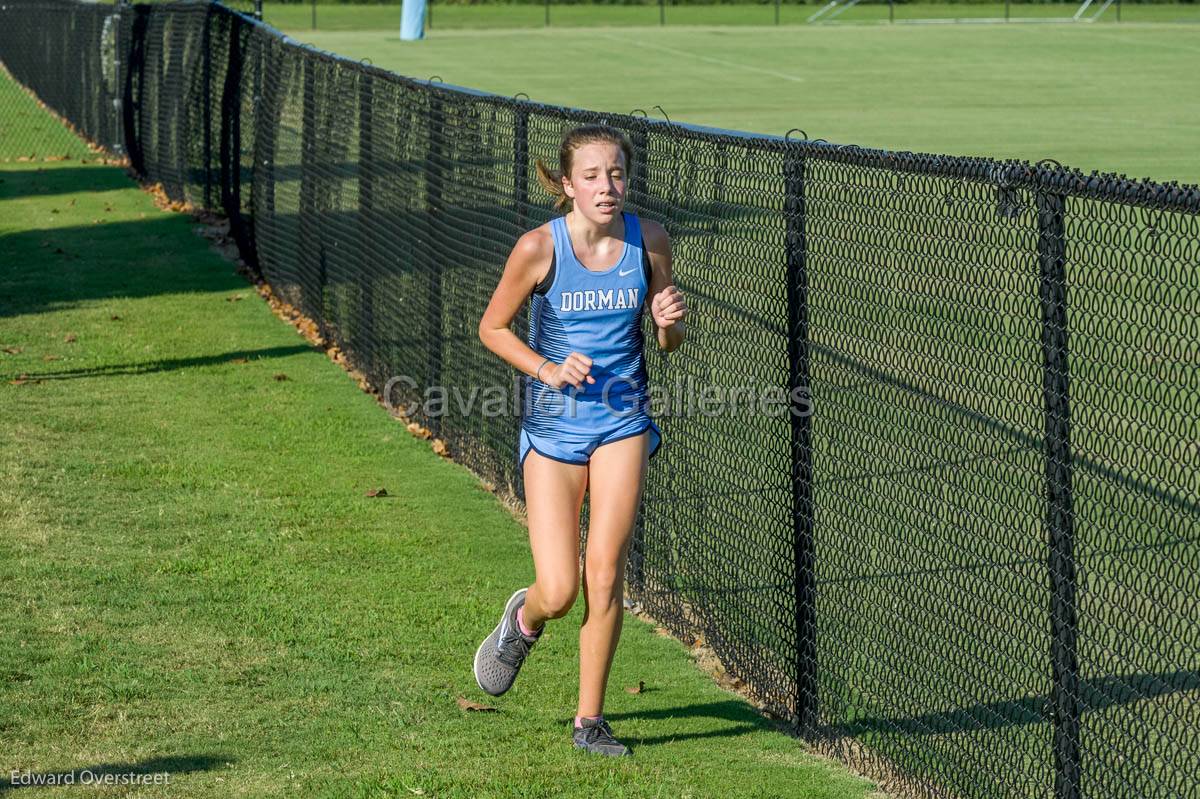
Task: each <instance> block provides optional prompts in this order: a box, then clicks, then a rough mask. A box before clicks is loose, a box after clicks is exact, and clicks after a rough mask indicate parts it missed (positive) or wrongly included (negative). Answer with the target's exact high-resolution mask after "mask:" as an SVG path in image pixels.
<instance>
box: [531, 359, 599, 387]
mask: <svg viewBox="0 0 1200 799" xmlns="http://www.w3.org/2000/svg"><path fill="white" fill-rule="evenodd" d="M591 371H592V359H591V358H589V357H588V356H586V355H584V354H583V353H581V352H572V353H571V354H570V355H568V356H567V359H566V360H565V361H563V362H562V363H557V364H556V363H554V362H553V361H551V362H550V363H548V364H546V365H545V366H544V367H542V374H544V375H545V376H546V377H545V378H544V379H543V381H542V382H544V383H545V384H546V385H548V386H553V387H554V388H562V387H563V386H565V385H567V384H568V383H570V384H571V385H573V386H575V388H583V381H584V380H586V381H587V382H589V383H595V382H596V378H594V377H592V376H591V375H590V374H588V373H589V372H591Z"/></svg>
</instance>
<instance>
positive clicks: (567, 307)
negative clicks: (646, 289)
mask: <svg viewBox="0 0 1200 799" xmlns="http://www.w3.org/2000/svg"><path fill="white" fill-rule="evenodd" d="M640 293H641V289H636V288H629V289H608V290H606V291H594V290H591V289H589V290H587V291H564V292H563V293H562V295H561V296H562V299H561V300H560V305H559V310H560V311H611V310H622V309H625V308H636V307H638V295H639V294H640Z"/></svg>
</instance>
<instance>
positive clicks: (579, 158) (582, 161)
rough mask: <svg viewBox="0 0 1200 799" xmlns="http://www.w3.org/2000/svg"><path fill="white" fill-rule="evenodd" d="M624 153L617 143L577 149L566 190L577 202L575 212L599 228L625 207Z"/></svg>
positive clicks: (590, 145) (597, 143) (595, 143)
mask: <svg viewBox="0 0 1200 799" xmlns="http://www.w3.org/2000/svg"><path fill="white" fill-rule="evenodd" d="M625 167H626V164H625V153H624V152H623V151H622V150H621V148H620V147H619V146H617V145H616V144H611V143H609V142H594V143H592V144H585V145H583V146H581V147H577V148H576V149H575V152H574V154H573V158H572V161H571V175H570V178H569V179H566V180H564V181H563V190H564V191H566V193H567V196H568V197H570V198H571V199H573V200H574V201H575V204H574V207H575V212H576V213H578V214H582V215H583V216H584V217H586V218H587V219H589V220H591V221H592V222H594V223H596V224H597V225H607V224H608V223H609V222H611V221H612V220H613V219H614V218H615V217H616V216H617V215H618V214H620V213H621V210H622V209H623V208H624V207H625V180H626V175H625Z"/></svg>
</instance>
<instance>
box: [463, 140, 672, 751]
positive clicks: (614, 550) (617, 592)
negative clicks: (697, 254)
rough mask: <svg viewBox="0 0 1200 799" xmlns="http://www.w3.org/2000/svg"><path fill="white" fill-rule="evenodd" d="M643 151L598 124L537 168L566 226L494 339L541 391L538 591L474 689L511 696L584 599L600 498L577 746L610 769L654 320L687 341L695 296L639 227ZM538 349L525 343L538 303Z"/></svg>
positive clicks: (513, 612) (499, 305)
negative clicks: (645, 328)
mask: <svg viewBox="0 0 1200 799" xmlns="http://www.w3.org/2000/svg"><path fill="white" fill-rule="evenodd" d="M632 156H633V148H632V147H631V146H630V143H629V140H628V139H627V138H626V137H625V136H624V134H622V133H621V132H620V131H618V130H616V129H615V128H612V127H609V126H607V125H584V126H582V127H577V128H575V129H573V130H571V131H569V132H568V133H567V134H566V135H565V136H564V137H563V140H562V144H561V146H560V148H559V171H558V172H552V171H550V170H549V169H548V168H547V167H546V165H545V164H543V163H542V162H541V161H540V160H538V161H537V162H536V167H537V171H538V179H539V181H540V182H541V183H542V185H543V186H545V188H546V189H547V190H548V191H549V192H551V194H553V195H554V196H555V198H556V200H555V210H556V211H563V210H565V211H566V213H565V214H563V215H562V216H559V217H556V218H554V219H552V220H551V221H550V222H549V223H547V224H545V225H541V226H540V227H537V228H535V229H533V230H530V231H528V232H527V233H525V234H524V235H522V236H521V238H520V239H519V240H518V241H517V243H516V245H515V246H514V247H513V250H512V254H511V255H510V256H509V258H508V262H507V263H506V264H505V266H504V272H503V274H502V276H501V278H500V282H499V285H497V287H496V290H495V293H493V295H492V298H491V302H489V303H488V307H487V309H486V310H485V311H484V313H483V318H482V319H481V320H480V322H479V338H480V340H481V341H482V342H483V343H484V345H485V346H486V347H487V348H488V349H490V350H491V351H492V352H494V353H496V354H497V355H499V356H500V357H501V358H503V359H504V360H505V361H507V362H508V363H510V364H512V365H513V366H514V367H516V368H517V369H520V370H521V371H522V372H523V373H524V374H525V375H527V377H525V378H524V380H525V381H526V388H527V391H526V404H525V408H524V409H523V413H522V420H521V434H520V441H519V444H518V448H517V450H518V452H517V457H518V463H519V464H520V467H521V468H522V469H523V470H524V478H525V504H526V509H527V512H528V520H529V541H530V548H531V549H532V552H533V565H534V572H535V581H534V584H533V585H531V586H528V587H526V588H520V589H518V590H517V591H516V592H515V593H514V594H513V595H512V596H511V597H509V600H508V603H507V604H506V605H505V607H504V612H503V614H502V615H501V618H500V622H499V623H498V624H497V625H496V628H495V629H494V630H492V632H491V634H490V635H489V636H488V637H487V638H486V639H484V641H483V643H481V644H480V645H479V649H478V650H477V651H476V653H475V666H474V671H475V680H476V682H477V683H478V684H479V687H480V688H481V689H483V690H484V691H486V692H487V693H489V694H491V695H493V696H499V695H501V694H503V693H504V692H505V691H507V690H508V689H509V688H510V687H511V686H512V684H513V681H514V680H515V679H516V677H517V672H518V671H519V670H520V668H521V664H522V663H523V662H524V660H525V657H526V656H527V655H528V654H529V651H530V648H531V647H532V646H533V645H534V643H536V642H537V640H538V639H539V638H540V636H541V634H542V630H543V627H544V624H545V622H546V621H547V620H549V619H557V618H561V617H563V616H565V615H566V614H567V613H568V612H569V611H570V609H571V607H572V605H573V604H574V603H575V599H576V597H577V595H578V592H579V583H580V577H579V571H580V570H579V560H578V557H579V516H580V511H581V509H582V505H583V496H584V491H585V490H586V491H590V492H591V518H590V523H589V527H588V538H587V549H586V552H585V553H584V567H583V593H584V601H585V610H584V616H583V626H582V628H581V629H580V631H579V706H578V709H577V715H576V716H575V728H574V732H573V741H574V746H575V747H577V748H579V749H583V750H585V751H588V752H595V753H600V754H605V755H629V754H632V751H631V750H630V749H629V747H628V746H626V745H624V744H622V743H621V742H620V741H618V740H617V739H616V738H615V737H613V731H612V728H611V727H610V726H609V724H608V722H607V721H606V720H605V719H604V715H603V704H604V692H605V687H606V685H607V683H608V675H609V670H610V668H611V666H612V659H613V653H614V652H615V650H616V647H617V641H618V639H619V638H620V634H621V622H622V618H623V615H624V604H623V599H624V581H625V564H626V560H627V557H628V554H629V542H630V538H631V536H632V533H633V527H634V521H635V519H636V516H637V511H638V505H639V502H640V499H641V494H642V487H643V485H644V482H645V477H646V468H647V462H648V460H649V457H650V456H651V455H652V454H654V452H656V451H657V449H658V446H659V444H660V443H661V440H662V436H661V433H660V431H659V429H658V426H657V425H656V424H655V423H654V421H653V420H652V419H651V418H650V416H649V414H648V407H647V406H648V404H649V402H648V396H649V395H648V391H647V385H646V368H645V364H644V361H643V357H642V325H641V322H642V312H643V311H644V310H645V309H646V308H647V307H648V308H649V309H650V314H651V316H652V317H653V318H654V322H655V324H656V325H657V338H658V346H659V347H660V348H661V349H663V350H666V351H671V350H674V349H676V348H677V347H679V345H680V344H681V343H682V342H683V337H684V323H683V317H684V316H685V314H686V313H687V308H686V305H685V302H684V298H683V294H682V293H681V292H680V291H679V289H677V288H676V287H675V286H674V285H672V279H671V245H670V241H669V239H668V238H667V233H666V231H665V230H664V229H663V227H662V225H660V224H658V223H657V222H653V221H651V220H642V219H639V218H638V217H637V216H636V215H634V214H630V213H625V211H624V201H625V190H626V185H627V177H628V174H629V170H630V169H631V168H632V167H633V164H632V163H631V162H632ZM529 298H532V299H531V300H530V301H531V305H530V314H529V317H530V322H529V340H528V342H524V341H521V339H520V338H519V337H517V336H516V335H515V334H514V333H513V332H512V331H511V330H510V329H509V325H510V324H511V322H512V320H513V318H514V317H515V316H516V314H517V312H518V311H519V310H520V308H521V306H522V305H523V304H524V302H525V300H526V299H529Z"/></svg>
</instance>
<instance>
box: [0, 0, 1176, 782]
mask: <svg viewBox="0 0 1200 799" xmlns="http://www.w3.org/2000/svg"><path fill="white" fill-rule="evenodd" d="M0 59H2V60H3V63H4V66H5V68H6V69H7V71H8V73H9V74H10V75H11V76H12V77H13V78H15V79H16V81H18V82H19V83H20V84H23V85H24V86H25V87H27V88H28V89H29V90H30V91H32V92H33V93H35V94H36V95H37V97H39V98H40V99H41V100H42V101H43V102H44V103H45V104H46V105H47V106H48V107H49V108H50V109H52V110H53V111H55V112H56V113H58V114H59V115H61V116H62V117H64V118H65V119H67V120H69V121H70V122H72V123H73V124H74V125H75V126H77V128H78V129H79V130H80V131H81V132H82V133H83V134H84V135H86V136H87V137H88V138H90V139H92V140H93V141H95V142H97V143H99V144H102V145H104V146H105V147H106V148H108V149H109V150H110V151H112V152H124V153H126V154H127V155H128V157H129V159H130V162H131V164H132V166H133V167H134V168H135V169H136V170H137V172H138V173H139V174H141V175H142V176H144V177H145V179H146V180H147V181H151V182H161V183H162V184H163V187H164V189H165V191H166V192H167V194H168V195H170V197H171V198H173V199H176V200H181V201H186V202H188V203H191V204H193V205H195V206H201V207H204V208H208V209H217V210H220V211H222V212H223V213H224V214H225V215H227V216H228V218H229V220H230V224H231V230H232V232H233V234H234V236H235V237H236V240H237V242H238V245H239V249H240V252H241V255H242V257H243V259H244V260H245V261H246V262H247V263H248V264H250V265H251V266H252V267H254V268H256V269H258V270H260V272H261V274H262V275H263V276H264V277H265V278H266V279H267V280H268V282H269V283H270V285H271V286H272V287H273V289H274V291H275V292H276V293H277V294H278V295H280V296H281V297H282V298H283V299H285V300H287V301H288V302H290V303H292V304H293V305H295V306H297V307H298V308H300V309H301V310H302V311H303V312H304V313H305V314H307V315H308V316H310V317H312V318H313V319H314V320H316V321H317V323H318V324H319V325H320V326H321V329H322V332H323V333H324V335H325V336H326V337H327V338H328V339H329V340H331V341H333V342H336V343H337V344H338V345H339V347H340V348H341V349H342V350H343V352H344V353H346V354H347V356H348V357H349V359H350V360H352V362H353V363H354V364H355V365H356V366H357V367H358V368H359V369H360V370H361V371H363V372H364V373H365V374H366V375H367V376H368V377H369V379H370V381H371V383H372V384H373V385H374V386H375V387H377V388H378V389H380V390H381V391H382V392H384V393H385V396H387V397H388V398H389V399H391V400H392V401H393V402H395V403H396V404H408V405H409V406H410V407H409V408H408V410H409V411H410V414H411V415H412V416H413V418H414V419H416V420H417V421H420V422H421V423H423V424H425V425H426V426H428V427H429V428H431V429H432V431H433V432H434V434H435V435H437V436H438V437H440V438H442V439H443V440H444V441H445V442H446V444H447V445H448V446H449V449H450V451H451V453H452V454H453V455H454V457H455V458H456V459H457V460H459V461H460V462H462V463H464V464H466V465H468V466H470V467H471V468H472V469H474V470H475V471H476V472H478V473H479V474H480V475H482V476H483V477H485V478H486V479H487V480H489V481H492V482H493V483H495V484H496V485H497V486H499V487H500V488H501V489H504V488H507V489H508V490H510V491H512V492H513V493H515V494H516V495H517V496H518V497H520V496H523V487H522V485H521V475H520V474H519V473H518V471H517V469H516V444H517V434H518V429H519V424H520V418H519V414H518V413H517V412H516V411H519V407H520V402H521V397H520V388H521V386H522V383H521V381H518V380H515V379H514V373H513V370H512V369H511V368H509V367H508V366H507V365H506V364H505V363H503V362H501V361H500V359H498V358H497V357H496V356H494V355H493V354H492V353H490V352H488V351H487V350H486V349H485V348H484V347H483V346H482V345H481V344H480V342H479V341H478V338H477V336H476V326H477V324H478V320H479V318H480V316H481V314H482V312H483V309H484V307H485V305H486V303H487V301H488V299H489V297H490V294H491V292H492V290H493V289H494V287H495V285H496V283H497V280H498V278H499V274H500V270H501V268H502V265H503V263H504V261H505V259H506V257H507V255H508V253H509V251H510V249H511V247H512V245H513V243H514V242H515V240H516V239H517V237H518V236H519V234H520V233H521V232H523V231H525V230H528V229H529V228H531V227H533V226H536V225H538V224H541V223H543V222H546V221H547V220H549V219H550V218H551V216H552V212H551V211H550V210H549V198H548V196H546V195H544V194H543V193H541V190H540V188H538V187H537V184H536V181H534V180H531V177H532V171H533V170H532V161H533V159H534V158H537V157H540V158H542V159H544V160H546V161H547V162H548V163H551V164H553V163H554V162H555V157H556V151H557V144H558V141H559V137H560V135H561V134H562V132H563V130H564V129H565V128H568V127H570V126H574V125H576V124H579V123H584V122H592V121H600V120H603V121H606V122H607V123H608V124H611V125H614V126H616V127H619V128H621V129H623V130H625V131H627V132H628V133H629V135H630V137H631V139H632V141H633V142H634V144H635V149H636V151H637V159H636V164H635V167H634V172H633V180H632V181H631V185H630V187H629V192H628V203H627V204H628V206H629V207H630V209H631V210H634V211H636V212H637V213H639V214H642V215H644V216H646V217H649V218H652V219H655V220H657V221H659V222H661V223H662V224H664V225H665V226H666V228H667V230H668V231H669V232H670V234H671V239H672V242H673V247H674V254H675V274H676V282H677V284H678V285H679V287H680V288H681V289H682V291H683V292H684V293H685V295H686V296H688V298H689V304H690V309H691V314H690V317H689V330H688V340H687V342H686V343H685V345H684V346H683V347H682V348H681V349H680V350H678V351H676V352H674V353H670V354H664V353H662V352H659V351H658V350H657V348H656V347H653V346H650V347H647V361H648V363H647V367H648V370H649V374H650V378H651V384H652V386H653V387H654V389H655V393H654V396H655V398H656V400H655V401H656V403H657V404H656V406H655V408H656V410H655V411H653V413H654V415H655V416H656V418H657V419H658V421H659V424H660V426H661V428H662V431H663V434H664V444H663V449H662V451H661V452H660V453H659V454H658V455H656V456H655V459H654V461H652V467H651V473H650V476H649V478H648V482H647V486H646V492H645V499H644V506H643V509H642V513H641V515H640V520H639V524H638V529H637V531H636V538H635V542H634V547H633V551H632V553H631V561H630V569H629V573H628V575H627V577H628V582H629V593H630V595H631V597H632V598H634V599H636V600H638V601H639V602H640V603H641V604H642V605H643V606H644V608H645V609H646V610H647V611H648V612H649V613H650V615H652V616H654V617H655V618H657V619H660V620H661V621H662V622H663V623H664V624H665V625H666V626H667V627H669V628H670V629H671V631H672V632H673V633H675V634H676V635H678V636H679V637H681V638H683V639H685V640H688V641H691V640H692V637H693V636H695V635H697V634H700V635H703V637H704V639H705V640H706V642H707V643H708V644H709V645H710V646H711V647H712V648H713V649H714V650H715V651H716V653H717V654H718V655H719V657H720V658H721V660H722V662H723V663H724V665H725V667H726V668H727V669H728V671H729V672H730V673H731V674H732V675H734V676H736V677H738V678H740V679H741V680H743V681H744V682H745V683H746V686H747V690H748V691H749V692H750V693H751V694H752V695H753V696H754V697H755V698H757V699H758V700H760V701H761V702H762V703H764V704H765V706H766V707H767V708H768V709H769V710H770V711H772V712H773V713H775V714H778V715H780V716H782V717H785V718H787V719H789V720H790V721H791V722H792V723H793V724H794V725H795V727H796V729H797V731H798V732H800V733H801V734H802V735H803V736H804V737H805V738H806V739H807V740H809V741H810V742H812V743H813V744H815V745H816V746H818V747H819V748H820V749H821V751H824V752H827V753H829V754H831V755H834V756H836V757H838V758H840V759H842V760H843V761H845V762H846V763H848V764H849V765H850V766H851V767H853V768H856V769H857V770H859V771H861V772H864V773H867V774H870V775H874V776H877V777H880V778H885V779H886V780H887V784H888V786H889V787H890V789H891V790H892V791H894V792H896V793H905V794H909V795H917V796H929V797H934V796H936V797H980V799H995V797H1033V796H1038V797H1040V796H1054V797H1062V798H1066V797H1071V798H1073V797H1096V798H1097V799H1099V798H1100V797H1112V799H1130V798H1131V797H1137V798H1138V799H1151V798H1161V799H1178V798H1179V797H1197V796H1200V788H1198V781H1200V778H1198V776H1197V775H1200V701H1198V700H1200V525H1198V524H1197V522H1198V520H1200V511H1198V508H1197V497H1198V496H1200V480H1198V479H1197V468H1196V467H1197V463H1198V460H1200V458H1198V456H1200V368H1198V367H1200V314H1198V313H1197V309H1198V308H1200V188H1198V187H1195V186H1179V185H1177V184H1170V185H1159V184H1152V183H1149V182H1144V181H1131V180H1127V179H1125V178H1124V177H1123V176H1114V175H1098V174H1093V175H1083V174H1081V173H1079V172H1078V171H1073V170H1068V169H1065V168H1061V167H1059V166H1057V165H1055V164H1048V163H1043V164H1039V165H1036V166H1033V165H1029V164H1027V163H1022V162H1015V161H1010V162H997V161H991V160H986V159H979V158H952V157H946V156H936V155H921V154H913V153H907V152H885V151H878V150H864V149H861V148H858V147H854V146H836V145H832V144H828V143H825V142H822V141H820V140H816V141H811V140H807V139H803V138H801V139H794V140H788V139H781V138H777V137H768V136H752V135H746V134H741V133H737V132H731V131H717V130H711V129H703V128H698V127H693V126H683V125H673V124H670V123H664V122H659V121H656V120H651V119H648V118H645V117H644V116H637V115H617V114H607V115H605V114H599V113H595V112H589V111H581V110H577V109H568V108H559V107H552V106H546V105H540V104H538V103H534V102H529V101H526V100H518V99H509V98H503V97H496V96H493V95H488V94H484V93H480V92H475V91H471V90H466V89H461V88H457V87H451V86H446V85H442V84H439V83H437V82H425V81H418V80H413V79H410V78H405V77H402V76H398V75H395V74H391V73H388V72H385V71H383V70H380V69H377V68H374V67H372V66H371V65H370V64H367V63H358V62H354V61H351V60H347V59H345V58H340V57H338V56H335V55H333V54H330V53H326V52H322V51H319V50H315V49H313V48H311V47H309V46H305V45H301V44H300V43H298V42H296V41H294V40H292V39H289V38H288V37H286V36H283V35H282V34H280V33H279V32H278V31H276V30H274V29H273V28H271V27H269V26H266V25H264V24H262V23H261V22H256V21H254V20H253V19H251V18H250V17H248V16H244V15H241V14H238V13H235V12H234V11H232V10H230V9H229V8H227V7H224V6H221V5H217V4H213V3H210V2H207V1H206V0H192V1H191V2H174V3H166V4H155V5H134V6H128V5H122V6H117V7H112V6H99V5H93V4H86V3H79V2H73V1H72V0H21V1H20V2H13V0H3V4H2V5H0ZM4 84H5V88H4V92H5V94H4V95H2V96H3V97H5V98H7V100H6V102H9V105H12V106H13V108H17V107H18V106H20V107H22V108H24V107H25V106H21V104H22V103H24V104H32V102H33V101H32V100H31V99H29V97H28V96H27V95H26V94H25V93H24V91H22V90H20V89H14V88H13V87H12V85H11V82H10V81H8V80H7V79H5V80H4ZM3 114H4V115H8V114H9V108H8V107H5V108H4V109H3ZM6 135H8V134H6ZM43 145H44V142H42V141H41V140H36V141H35V140H31V141H30V142H29V148H30V149H31V150H33V151H36V150H38V148H39V147H42V146H43ZM646 324H647V333H649V332H650V325H651V324H652V323H651V322H650V320H649V319H648V318H647V319H646ZM526 325H527V317H524V316H523V317H522V318H521V319H519V320H518V322H517V324H516V327H517V328H518V330H517V332H518V333H519V334H521V335H523V334H524V332H525V327H526ZM433 387H442V390H443V392H444V394H442V395H441V396H444V397H447V398H449V399H450V401H449V403H448V405H449V407H448V408H446V409H445V410H444V412H441V411H439V410H438V409H437V408H436V407H431V406H430V405H429V404H428V403H427V402H426V401H427V400H429V399H430V396H431V395H430V394H429V390H430V389H432V388H433ZM491 389H496V390H499V391H502V392H503V397H504V401H503V402H502V403H500V402H497V403H492V404H491V405H489V404H488V403H487V402H483V401H482V398H483V397H484V395H487V396H491V395H488V394H487V392H488V391H489V390H491ZM472 390H474V391H475V392H476V394H474V395H473V394H472ZM480 391H483V392H484V393H483V394H480V393H479V392H480ZM473 397H474V398H476V399H475V400H474V402H473V404H472V402H469V401H468V400H470V399H471V398H473ZM514 398H515V399H514ZM464 402H465V403H466V407H464V405H463V403H464ZM497 405H504V407H505V410H504V411H502V412H497V408H496V406H497ZM809 411H811V413H810V412H809Z"/></svg>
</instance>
